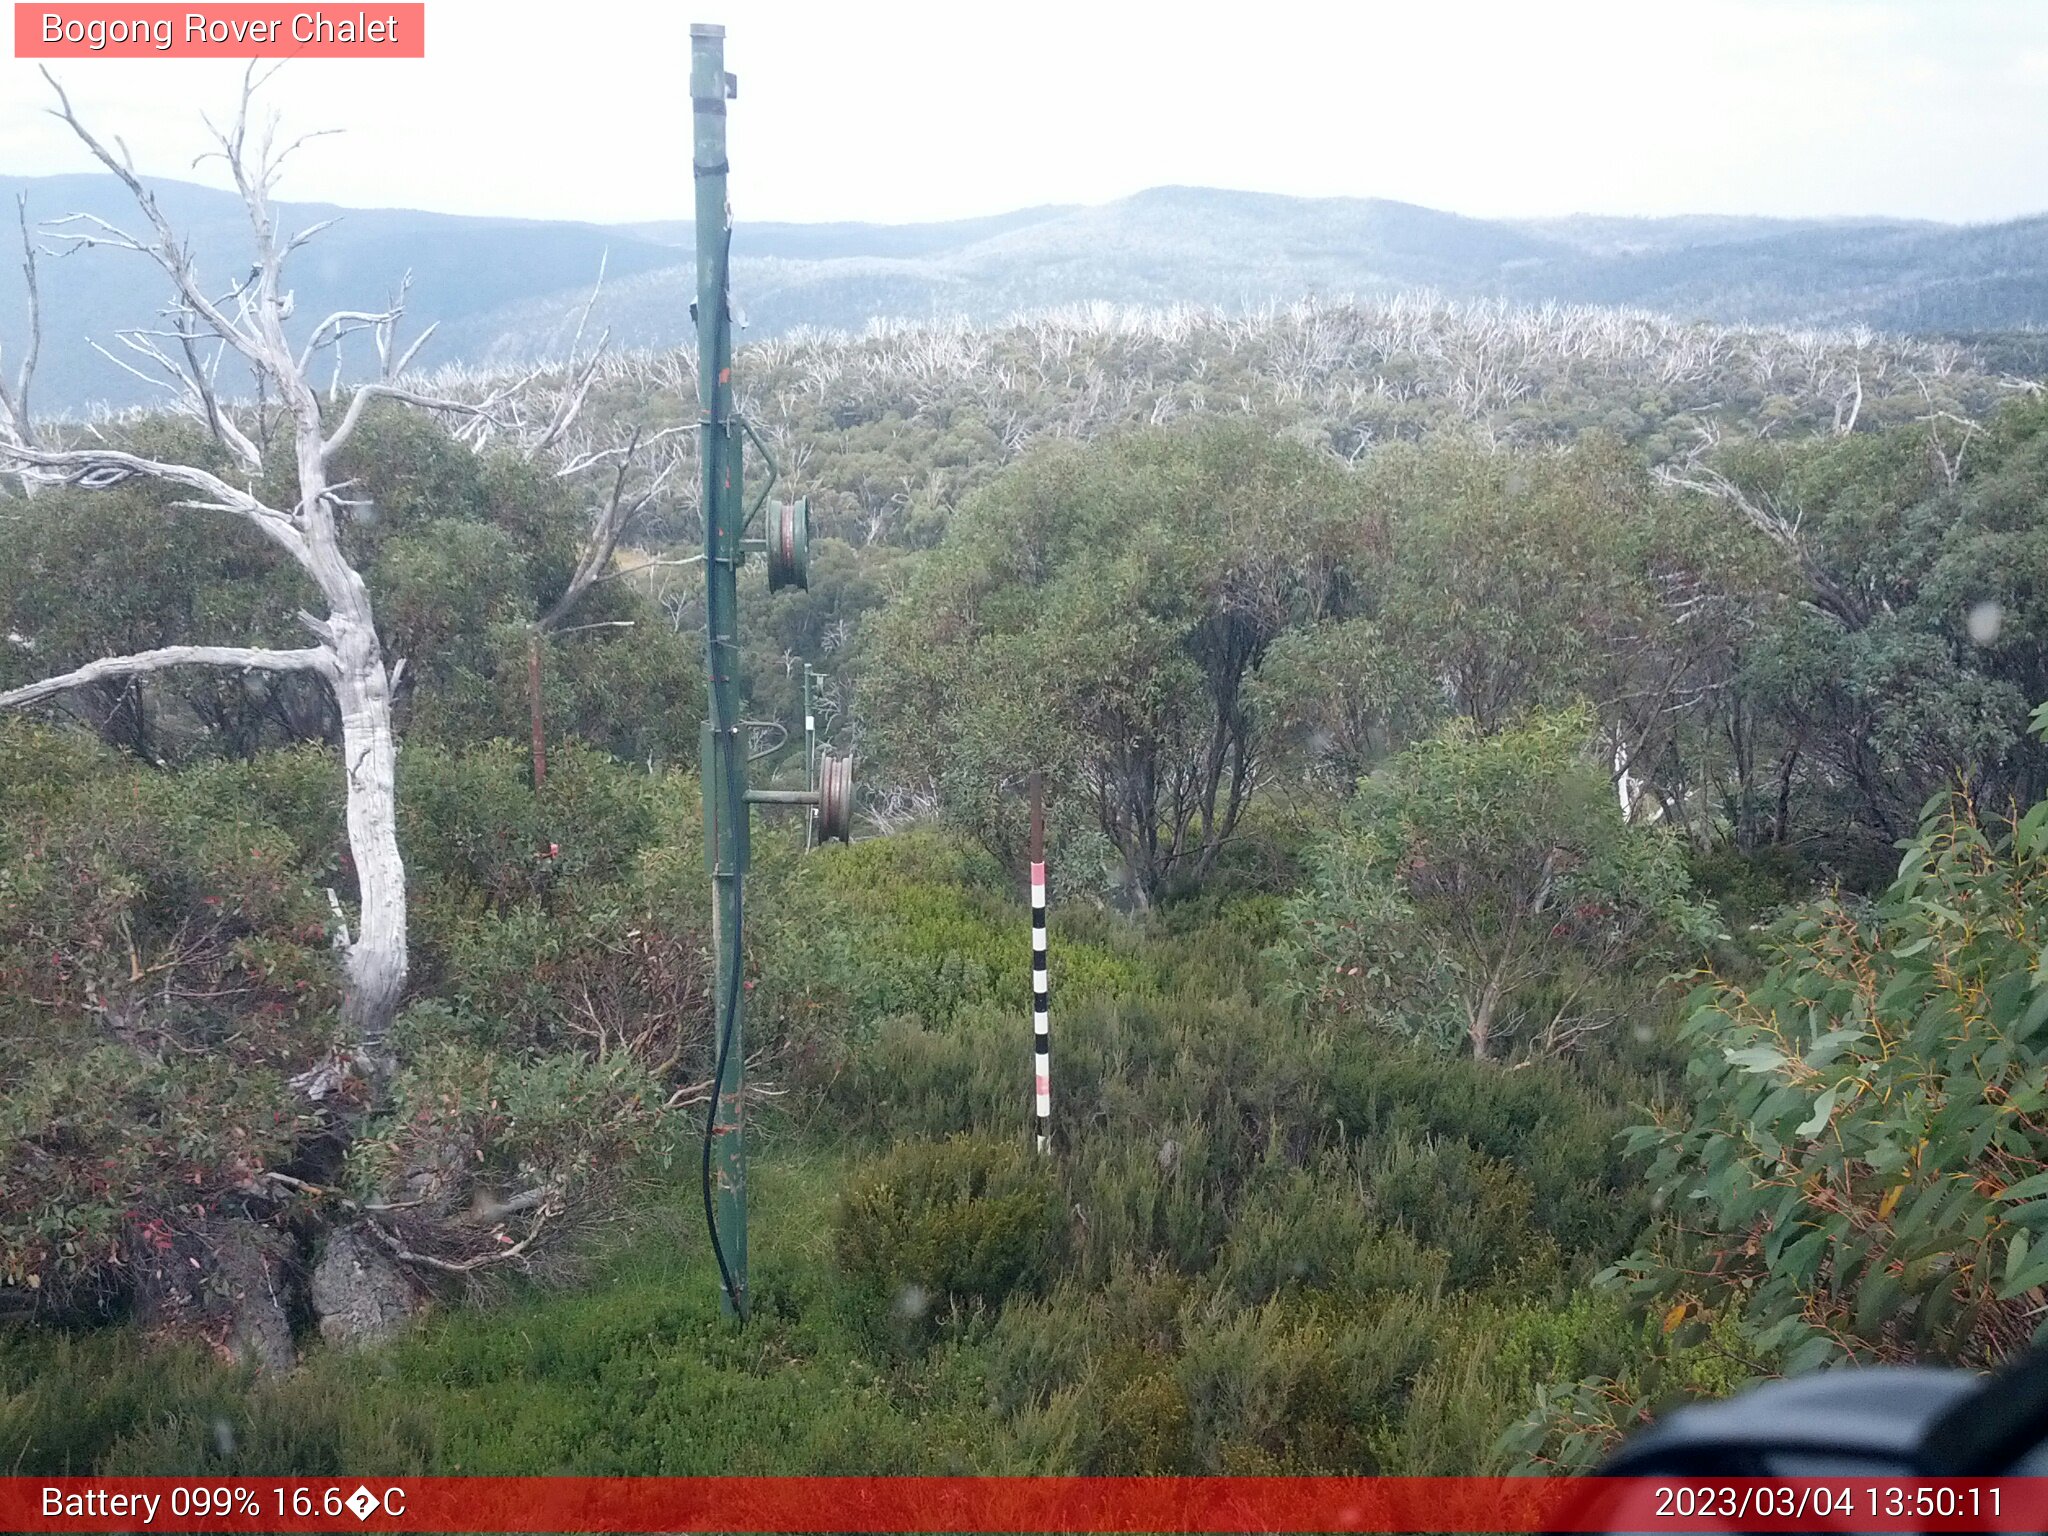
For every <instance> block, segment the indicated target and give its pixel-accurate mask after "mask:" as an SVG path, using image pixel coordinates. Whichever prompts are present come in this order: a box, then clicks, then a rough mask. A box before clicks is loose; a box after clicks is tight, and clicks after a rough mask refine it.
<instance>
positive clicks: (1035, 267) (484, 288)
mask: <svg viewBox="0 0 2048 1536" xmlns="http://www.w3.org/2000/svg"><path fill="white" fill-rule="evenodd" d="M16 191H26V192H27V194H28V197H29V206H30V211H31V213H32V215H33V216H35V217H37V218H42V219H48V218H54V217H56V216H58V215H60V214H64V213H70V212H86V213H92V214H96V215H99V216H100V217H103V218H108V219H112V220H114V221H116V222H120V223H129V222H132V218H133V216H132V213H131V212H130V210H129V209H128V208H127V207H126V206H125V203H124V198H123V195H122V193H121V188H120V187H119V185H118V184H117V183H116V182H114V181H113V180H112V179H111V178H109V177H104V176H62V177H41V178H27V179H23V178H7V177H0V192H4V193H5V194H7V195H8V196H9V197H10V198H11V197H12V196H13V194H14V193H15V192H16ZM159 193H160V198H161V201H162V204H163V206H164V209H165V211H166V213H168V214H169V216H170V217H171V218H172V219H173V221H175V222H176V223H177V224H178V226H179V227H180V228H181V229H184V230H187V231H189V233H190V235H191V238H192V240H193V243H194V248H195V250H196V251H197V253H198V257H199V261H200V265H201V268H202V270H203V271H205V272H207V273H209V274H212V275H216V276H218V277H219V278H220V279H221V280H222V282H223V283H225V282H226V281H228V280H229V279H231V277H232V276H233V275H235V274H236V273H237V271H238V270H239V269H240V268H239V264H240V263H244V262H246V260H247V256H246V254H245V252H246V250H247V241H248V236H247V232H246V227H245V226H244V224H243V223H242V214H241V209H240V206H239V204H238V203H237V202H236V201H235V200H234V198H233V197H231V196H230V195H229V194H226V193H222V192H217V191H213V190H210V189H208V188H204V187H198V186H193V185H189V184H185V183H177V182H167V183H162V184H160V187H159ZM281 213H282V218H283V221H284V222H285V223H287V224H290V225H292V226H294V227H297V226H299V225H304V224H310V223H312V222H314V221H316V220H318V219H323V218H333V217H337V216H338V217H339V219H340V222H339V223H337V224H336V225H335V226H334V227H333V228H332V229H330V230H328V231H327V232H326V233H324V234H322V235H321V236H320V237H319V238H318V240H317V241H316V242H315V243H314V244H313V245H312V246H310V247H309V248H308V249H307V250H306V251H305V252H302V253H301V254H300V255H299V256H298V257H296V258H295V259H294V263H293V267H292V269H291V270H292V276H293V278H294V282H295V288H296V292H297V299H298V308H297V318H298V321H299V323H300V324H302V325H307V326H310V325H311V324H312V323H313V322H314V321H315V320H317V318H318V317H319V316H321V315H323V314H325V313H327V312H328V311H329V310H332V309H336V308H341V307H360V306H364V305H368V304H374V303H376V302H379V301H380V300H381V299H382V298H383V297H384V296H385V295H386V294H388V293H389V292H390V291H391V290H392V289H393V288H394V287H395V285H396V283H397V281H398V279H399V277H400V275H401V274H402V273H403V272H404V271H405V270H407V269H408V268H410V269H411V271H412V273H413V279H414V282H413V298H412V306H413V313H414V315H415V316H416V317H417V318H418V319H419V320H420V321H421V322H422V323H424V321H426V320H428V319H435V320H439V321H440V322H441V330H440V332H439V333H438V334H437V337H436V341H435V343H434V345H433V347H432V350H431V352H430V353H429V354H428V355H427V356H428V358H430V359H431V360H432V361H435V362H473V363H486V364H495V363H505V362H512V361H518V360H522V359H527V358H534V357H540V356H546V355H550V354H553V353H557V352H559V351H560V350H561V349H562V348H563V347H564V346H566V344H567V342H568V339H569V337H570V335H571V334H572V332H573V328H574V326H575V323H576V320H577V318H578V315H579V314H580V311H581V307H582V305H583V302H584V300H585V299H586V298H587V296H588V294H589V290H590V284H591V281H592V280H593V278H594V277H595V275H596V273H597V270H598V264H599V261H600V260H601V259H602V260H603V261H604V262H605V264H606V281H605V289H604V295H603V298H602V300H601V302H600V304H599V307H598V310H597V313H596V317H595V320H594V323H595V324H599V325H604V326H608V327H610V329H611V332H612V336H613V339H614V341H615V343H616V344H618V345H621V346H626V347H642V346H667V345H674V344H677V343H680V342H682V341H684V340H686V339H687V337H688V335H689V330H690V322H689V301H690V297H691V290H692V288H693V279H692V275H691V270H690V266H689V263H690V260H691V257H690V254H689V247H690V243H691V239H692V234H691V228H690V226H689V224H688V223H687V222H681V223H678V222H666V223H644V224H636V225H625V226H617V227H610V228H606V227H599V226H595V225H589V224H574V223H563V222H549V221H544V220H518V219H482V218H461V217H456V216H452V215H447V214H436V213H422V212H414V211H408V210H398V209H363V210H348V209H339V208H333V207H329V206H325V205H311V204H307V205H292V206H288V207H286V208H284V209H282V210H281ZM733 249H734V263H735V278H734V293H735V299H736V302H737V304H738V306H739V308H740V310H741V312H742V317H743V319H744V320H745V321H746V323H747V326H748V332H749V334H750V335H752V336H755V337H761V336H766V335H774V334H778V333H781V332H784V331H788V330H791V329H795V328H798V327H805V326H808V327H820V328H828V329H853V330H857V329H860V328H861V327H863V326H865V325H866V324H867V323H868V322H869V321H870V320H872V319H876V318H890V319H897V318H909V319H924V318H932V317H945V318H952V317H965V318H968V319H971V320H980V321H994V320H1000V319H1002V318H1004V317H1006V316H1008V315H1011V314H1013V313H1015V312H1017V311H1019V310H1027V309H1037V308H1044V307H1049V306H1058V305H1068V304H1075V303H1082V302H1088V301H1092V300H1107V301H1110V302H1114V303H1122V304H1147V305H1159V304H1173V303H1191V304H1203V305H1216V306H1222V307H1225V308H1240V307H1246V306H1252V305H1259V304H1264V303H1270V302H1282V303H1284V302H1287V301H1290V300H1294V299H1299V298H1305V297H1317V296H1320V297H1335V296H1339V295H1347V294H1349V295H1357V296H1361V297H1367V296H1376V295H1384V294H1388V293H1394V292H1401V291H1406V290H1414V289H1432V290H1435V291H1437V292H1440V293H1443V294H1446V295H1449V296H1452V297H1459V298H1485V297H1500V298H1507V299H1513V300H1517V301H1521V302H1532V301H1534V302H1540V301H1544V300H1558V301H1562V302H1571V303H1592V304H1602V305H1616V306H1626V307H1631V308H1647V309H1655V310H1660V311H1664V312H1667V313H1670V314H1673V315H1676V316H1679V317H1681V318H1686V319H1702V320H1717V321H1722V322H1730V323H1741V322H1755V323H1760V324H1774V325H1790V326H1800V327H1809V326H1830V327H1832V326H1853V325H1867V326H1872V327H1875V328H1879V329H1885V330H1898V331H1908V332H1939V333H1943V334H1962V333H1980V332H2011V331H2025V330H2030V329H2033V328H2037V327H2048V217H2037V218H2028V219H2019V220H2013V221H2010V222H2007V223H2002V224H1991V225H1974V226H1955V225H1941V224H1929V223H1920V222H1911V221H1905V220H1894V219H1856V220H1790V219H1761V218H1740V217H1716V216H1692V217H1683V218H1661V219H1628V218H1613V217H1604V216H1593V215H1583V214H1582V215H1572V216H1569V217H1563V218H1553V219H1520V220H1487V219H1473V218H1465V217H1462V216H1460V215H1458V214H1452V213H1444V212H1439V211H1437V210H1434V209H1429V208H1422V207H1417V206H1415V205H1413V204H1408V203H1398V202H1389V201H1385V200H1380V199H1359V198H1313V199H1312V198H1294V197H1281V196H1274V195H1270V194H1262V193H1253V192H1232V191H1220V190H1216V189H1211V188H1199V187H1159V188H1154V189H1152V190H1150V191H1147V192H1142V193H1139V194H1137V195H1136V196H1133V197H1128V198H1124V199H1122V200H1121V201H1118V202H1114V203H1108V204H1104V205H1102V206H1099V207H1067V206H1053V207H1043V208H1032V209H1023V210H1018V211H1016V212H1013V213H1007V214H999V215H995V216H992V217H988V218H979V219H964V220H957V221H952V222H948V223H935V224H912V225H879V224H857V223H836V224H773V223H763V224H747V223H742V224H741V225H740V226H739V227H738V229H737V230H736V231H735V235H734V242H733ZM15 266H16V264H15V263H14V262H13V261H12V260H9V261H6V262H5V263H4V264H0V341H4V342H5V344H6V347H7V356H8V357H12V356H14V355H16V348H17V346H18V344H19V339H20V336H21V333H22V315H23V297H22V283H21V278H20V274H19V273H18V272H17V271H16V270H15ZM43 288H44V302H45V311H46V320H45V346H44V364H43V368H42V370H41V373H40V377H39V390H38V393H39V397H40V399H41V401H42V402H43V404H44V406H45V408H48V409H76V408H78V407H80V406H82V405H83V404H85V403H86V402H88V401H92V400H101V401H107V402H110V403H116V404H121V403H129V402H132V401H135V400H137V399H140V398H143V397H144V395H145V392H144V390H143V389H142V387H141V385H140V384H139V383H137V382H136V381H135V380H133V379H131V378H129V377H128V376H127V375H125V374H123V373H122V372H120V371H119V370H118V369H117V368H115V367H114V365H113V364H111V363H109V362H107V361H106V360H105V359H104V358H101V357H100V356H98V355H97V354H95V353H93V352H92V351H90V350H89V349H88V348H87V346H86V345H85V338H86V337H87V336H91V337H93V338H95V339H97V340H99V341H101V342H102V343H103V344H108V345H111V344H112V335H111V333H112V331H113V330H114V329H115V328H116V327H118V326H121V325H135V324H146V323H148V322H149V319H150V317H151V316H152V314H153V313H154V311H155V309H156V306H157V305H158V304H159V303H160V302H161V300H162V296H163V288H162V284H161V282H160V280H158V279H157V278H156V277H155V276H154V274H153V271H152V269H151V268H149V266H148V264H147V263H146V262H144V261H143V260H142V259H141V258H139V257H135V256H129V255H124V254H123V253H119V252H107V251H95V252H84V253H80V254H77V255H74V256H71V257H68V258H65V259H62V260H56V259H52V260H47V261H45V263H44V266H43ZM2017 355H2024V356H2029V357H2032V356H2037V355H2039V353H2038V349H2036V348H2032V347H2026V348H2022V349H2020V350H2019V353H2018V354H2017ZM358 361H359V362H362V363H367V354H366V353H365V354H363V355H362V356H361V357H360V358H359V359H358Z"/></svg>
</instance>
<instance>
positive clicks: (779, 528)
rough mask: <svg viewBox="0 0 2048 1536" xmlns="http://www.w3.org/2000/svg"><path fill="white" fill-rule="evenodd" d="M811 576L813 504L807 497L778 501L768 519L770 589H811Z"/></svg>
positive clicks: (774, 590)
mask: <svg viewBox="0 0 2048 1536" xmlns="http://www.w3.org/2000/svg"><path fill="white" fill-rule="evenodd" d="M810 577H811V503H810V501H809V499H808V498H799V499H798V500H796V501H785V502H779V503H777V504H776V507H775V511H774V514H773V515H772V516H771V517H770V518H769V519H768V590H769V591H770V592H780V591H781V590H782V589H783V588H784V587H795V588H796V589H797V590H798V591H808V590H809V588H810V584H811V582H810Z"/></svg>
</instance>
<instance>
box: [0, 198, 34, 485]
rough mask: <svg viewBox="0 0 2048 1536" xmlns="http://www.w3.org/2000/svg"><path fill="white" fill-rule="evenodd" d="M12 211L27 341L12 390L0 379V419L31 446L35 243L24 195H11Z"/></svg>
mask: <svg viewBox="0 0 2048 1536" xmlns="http://www.w3.org/2000/svg"><path fill="white" fill-rule="evenodd" d="M14 214H15V218H16V219H17V220H18V221H19V223H20V225H21V272H22V276H23V277H24V278H26V279H27V281H28V342H27V344H26V346H25V348H24V349H23V352H22V357H21V367H20V369H19V370H18V371H17V373H16V374H15V382H14V389H13V391H12V392H11V393H10V392H9V391H8V388H7V381H6V380H5V379H4V378H0V412H4V413H5V414H6V417H7V419H6V420H5V421H4V422H0V430H4V431H5V432H6V433H7V435H8V436H9V437H10V438H12V439H13V440H14V441H15V442H18V443H26V444H27V445H29V446H30V447H34V446H35V442H36V434H35V426H34V421H33V418H32V417H30V415H29V401H28V394H29V386H30V385H31V384H33V383H34V382H35V376H36V358H37V357H38V356H39V355H40V354H41V352H42V348H43V296H42V290H41V289H40V288H39V287H38V286H37V284H36V244H35V241H34V240H33V239H32V238H30V236H29V232H28V194H27V193H26V192H17V193H16V194H15V195H14Z"/></svg>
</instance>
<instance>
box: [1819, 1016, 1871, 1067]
mask: <svg viewBox="0 0 2048 1536" xmlns="http://www.w3.org/2000/svg"><path fill="white" fill-rule="evenodd" d="M1867 1033H1868V1031H1867V1030H1865V1029H1864V1028H1863V1027H1862V1026H1861V1025H1859V1024H1846V1025H1844V1026H1843V1027H1842V1028H1840V1029H1831V1030H1829V1031H1828V1032H1827V1033H1826V1034H1824V1035H1816V1036H1815V1037H1814V1041H1813V1044H1812V1045H1810V1046H1808V1047H1807V1048H1806V1057H1805V1061H1806V1064H1807V1065H1808V1066H1809V1067H1824V1066H1826V1065H1827V1064H1828V1063H1829V1062H1831V1061H1833V1060H1834V1059H1835V1058H1836V1057H1837V1056H1839V1055H1841V1054H1842V1049H1843V1047H1845V1046H1847V1045H1848V1044H1849V1043H1850V1042H1851V1041H1855V1040H1861V1039H1862V1038H1863V1037H1864V1035H1865V1034H1867Z"/></svg>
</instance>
